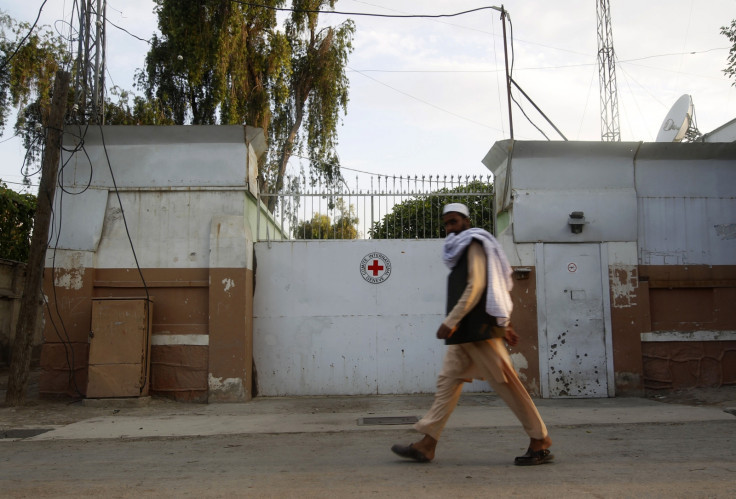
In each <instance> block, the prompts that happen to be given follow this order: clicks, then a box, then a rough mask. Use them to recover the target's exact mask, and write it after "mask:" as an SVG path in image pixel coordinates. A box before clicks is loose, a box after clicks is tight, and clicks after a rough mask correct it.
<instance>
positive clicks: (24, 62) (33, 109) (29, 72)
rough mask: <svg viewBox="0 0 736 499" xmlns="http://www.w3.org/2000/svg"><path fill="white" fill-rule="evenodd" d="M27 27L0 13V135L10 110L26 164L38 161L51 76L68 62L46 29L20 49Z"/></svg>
mask: <svg viewBox="0 0 736 499" xmlns="http://www.w3.org/2000/svg"><path fill="white" fill-rule="evenodd" d="M30 28H31V25H30V24H28V23H16V22H15V21H14V20H13V19H12V18H11V17H10V16H8V15H6V14H5V13H0V57H1V58H2V59H1V62H0V64H1V65H2V66H3V70H2V71H0V132H1V131H4V130H5V126H6V125H7V121H8V117H9V115H10V113H11V111H12V110H13V109H17V110H18V113H17V115H16V116H15V131H16V133H18V134H20V135H21V136H22V138H23V142H24V145H25V147H26V150H27V151H28V153H27V156H26V163H31V162H33V161H35V160H37V159H38V157H39V156H40V152H41V150H42V148H43V141H42V138H43V136H44V130H45V128H46V124H47V122H48V117H49V112H50V109H51V97H52V95H51V94H52V90H53V86H54V75H55V73H56V71H57V70H58V69H59V68H60V67H62V65H64V64H67V63H68V62H69V55H68V53H67V52H66V50H65V48H64V42H63V40H62V39H61V37H58V36H56V35H54V34H53V33H52V32H51V31H49V30H48V28H47V27H40V28H36V29H34V30H33V32H32V33H31V34H30V36H28V38H27V39H26V40H25V41H24V42H23V44H22V45H20V42H21V41H22V40H23V37H25V36H26V35H27V34H28V32H29V30H30Z"/></svg>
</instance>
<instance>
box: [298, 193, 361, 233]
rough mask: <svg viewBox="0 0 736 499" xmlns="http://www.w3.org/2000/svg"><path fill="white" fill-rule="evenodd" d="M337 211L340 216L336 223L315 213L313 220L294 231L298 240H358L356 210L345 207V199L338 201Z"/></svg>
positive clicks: (326, 216) (307, 221) (306, 221)
mask: <svg viewBox="0 0 736 499" xmlns="http://www.w3.org/2000/svg"><path fill="white" fill-rule="evenodd" d="M335 209H336V210H337V212H338V214H339V216H338V217H337V219H336V220H335V222H334V223H332V221H331V220H330V217H329V216H328V215H322V214H321V213H315V214H314V215H313V216H312V219H311V220H305V221H304V222H301V223H300V224H298V225H297V226H296V227H294V229H293V233H294V237H295V238H296V239H356V238H357V237H358V228H357V225H358V221H359V220H358V217H357V216H356V215H355V208H354V207H353V206H352V205H350V206H349V207H347V206H345V201H344V200H343V199H338V200H337V202H336V203H335Z"/></svg>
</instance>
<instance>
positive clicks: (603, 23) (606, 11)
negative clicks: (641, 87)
mask: <svg viewBox="0 0 736 499" xmlns="http://www.w3.org/2000/svg"><path fill="white" fill-rule="evenodd" d="M595 8H596V12H597V14H598V79H599V84H600V90H601V140H603V141H604V142H620V141H621V130H620V128H619V123H618V91H617V90H616V58H615V55H614V52H613V34H612V31H611V8H610V4H609V1H608V0H598V1H597V2H596V5H595Z"/></svg>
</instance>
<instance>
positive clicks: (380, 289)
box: [253, 240, 488, 396]
mask: <svg viewBox="0 0 736 499" xmlns="http://www.w3.org/2000/svg"><path fill="white" fill-rule="evenodd" d="M442 244H443V240H421V241H419V240H393V241H370V240H367V241H365V240H364V241H310V242H303V241H284V242H272V243H270V244H269V243H265V242H261V243H256V245H255V252H256V289H255V301H254V313H253V314H254V327H253V329H254V333H253V336H254V339H253V349H254V361H255V365H256V369H257V372H258V389H259V395H263V396H280V395H338V394H339V395H346V394H349V395H360V394H393V393H431V392H434V390H435V384H436V376H437V373H438V372H439V369H440V367H441V363H442V356H443V355H444V351H445V345H444V342H443V341H441V340H438V339H436V338H435V333H436V331H437V328H438V326H439V325H440V323H441V322H442V319H443V318H444V315H445V314H444V310H445V298H446V285H447V284H446V282H447V274H448V269H447V268H446V267H445V266H444V264H443V263H442V258H441V254H442ZM372 252H380V253H383V254H384V255H386V256H387V257H388V259H389V260H390V262H391V275H390V277H389V278H388V279H387V280H386V281H384V282H382V283H380V284H371V283H368V282H367V281H366V280H364V279H363V277H362V276H361V272H360V264H361V260H362V259H363V257H365V256H366V255H368V254H369V253H372ZM465 387H466V390H469V391H482V390H487V389H488V388H487V385H486V384H485V383H482V382H474V383H472V384H470V385H465Z"/></svg>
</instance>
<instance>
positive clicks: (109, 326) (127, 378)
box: [87, 298, 151, 398]
mask: <svg viewBox="0 0 736 499" xmlns="http://www.w3.org/2000/svg"><path fill="white" fill-rule="evenodd" d="M150 318H151V302H150V301H148V300H146V299H140V298H136V299H110V298H107V299H104V298H101V299H94V300H92V330H91V333H90V345H89V377H88V380H87V397H88V398H110V397H139V396H145V395H148V386H149V382H148V380H149V372H150V361H149V358H150V351H151V341H150V337H151V335H150V331H151V327H150Z"/></svg>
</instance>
